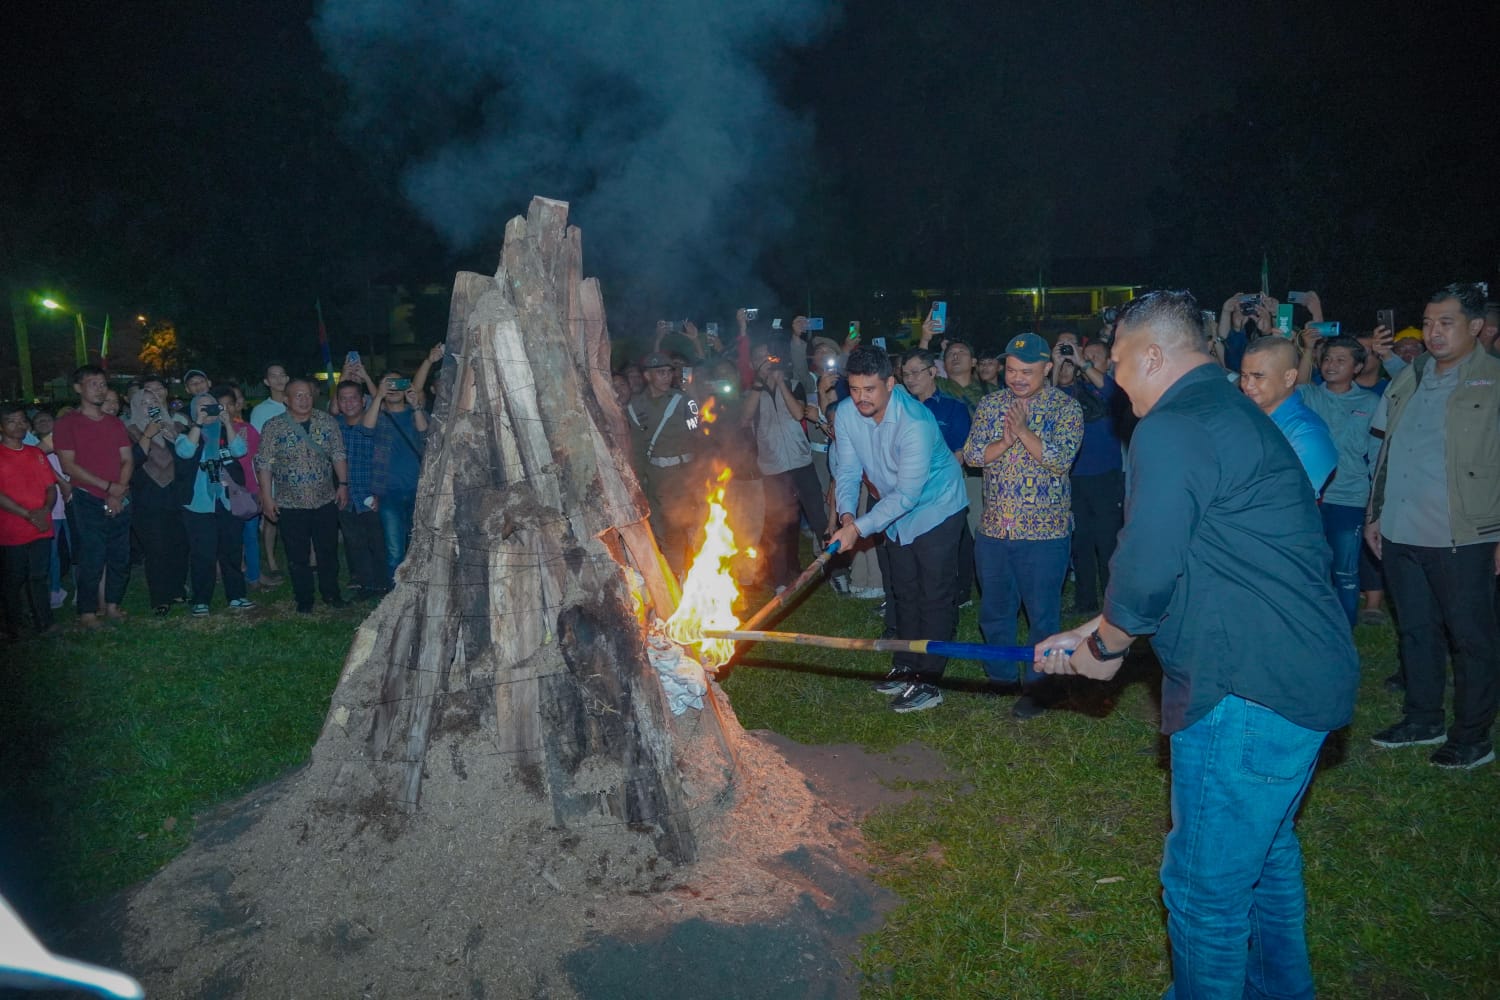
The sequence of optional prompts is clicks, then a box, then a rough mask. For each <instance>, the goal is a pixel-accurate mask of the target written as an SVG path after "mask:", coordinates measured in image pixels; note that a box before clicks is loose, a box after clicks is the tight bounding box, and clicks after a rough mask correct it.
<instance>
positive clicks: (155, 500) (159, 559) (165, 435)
mask: <svg viewBox="0 0 1500 1000" xmlns="http://www.w3.org/2000/svg"><path fill="white" fill-rule="evenodd" d="M168 402H169V400H168V398H167V387H166V385H165V383H163V382H162V381H161V379H159V378H155V377H152V376H148V377H146V378H144V379H142V380H141V383H140V385H139V386H137V387H135V388H133V389H131V390H130V397H129V419H128V420H126V422H125V430H126V431H127V432H129V434H130V440H131V444H132V448H131V450H132V451H133V452H134V454H135V472H134V473H133V474H132V475H131V477H130V495H131V497H132V498H133V499H134V502H133V503H132V504H131V510H132V514H131V527H132V528H133V529H134V530H135V534H136V537H137V538H138V539H140V543H141V551H142V552H143V553H144V556H145V559H144V562H145V565H146V590H147V591H148V593H149V594H150V598H151V607H152V609H153V610H154V611H155V612H156V614H157V615H158V616H159V617H160V616H165V615H167V614H168V613H169V612H170V611H171V610H172V604H173V603H174V602H176V601H180V600H182V596H183V588H184V585H185V583H186V581H187V534H186V533H185V531H184V529H183V524H182V505H183V502H184V501H185V500H186V499H187V496H186V492H187V491H186V485H187V484H186V483H179V482H178V481H177V458H176V454H175V452H174V445H175V444H176V441H177V438H178V435H179V434H180V432H181V428H180V427H179V426H178V425H177V424H176V423H174V422H173V420H172V415H171V412H170V410H169V408H168Z"/></svg>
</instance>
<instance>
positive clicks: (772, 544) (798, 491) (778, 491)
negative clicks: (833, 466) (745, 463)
mask: <svg viewBox="0 0 1500 1000" xmlns="http://www.w3.org/2000/svg"><path fill="white" fill-rule="evenodd" d="M761 483H762V485H763V486H764V487H765V491H766V526H765V530H764V532H763V533H762V534H761V541H762V542H764V543H765V546H766V548H767V549H769V550H770V551H768V552H767V553H766V558H767V560H768V563H767V565H769V566H770V571H769V572H770V577H771V583H772V585H773V586H778V587H780V586H786V585H788V584H790V583H791V582H792V581H793V580H795V579H797V575H798V574H799V573H801V572H802V562H801V560H800V559H798V558H797V555H798V538H799V537H800V532H799V531H798V524H799V519H798V517H797V512H798V510H799V509H800V510H801V512H802V516H803V517H805V518H807V523H808V526H809V527H811V528H812V530H813V534H814V535H816V536H817V537H818V538H822V537H823V536H824V535H826V534H827V533H828V512H827V509H826V507H825V506H824V503H823V484H822V483H820V482H818V471H817V470H816V469H814V468H813V467H812V463H811V462H809V463H808V464H807V465H804V466H802V467H801V468H797V469H792V470H790V471H787V472H778V473H775V474H774V475H770V476H762V477H761Z"/></svg>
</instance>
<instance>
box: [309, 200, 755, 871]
mask: <svg viewBox="0 0 1500 1000" xmlns="http://www.w3.org/2000/svg"><path fill="white" fill-rule="evenodd" d="M581 268H582V249H581V239H580V234H579V231H578V229H577V228H576V227H569V226H568V225H567V205H566V204H564V203H562V202H556V201H549V200H547V199H543V198H537V199H534V200H533V201H532V203H531V207H530V210H529V211H528V213H527V215H526V217H525V218H520V217H518V218H515V219H513V220H511V222H510V224H509V225H508V226H507V227H506V232H505V245H504V250H503V252H502V258H501V262H500V268H499V271H498V273H497V274H496V275H495V276H494V277H493V278H491V277H489V276H486V275H479V274H472V273H467V272H466V273H461V274H459V275H458V277H457V280H456V282H455V285H454V290H453V302H452V310H451V313H450V320H449V330H448V340H447V356H446V358H445V360H444V362H443V369H442V374H443V378H442V387H441V390H440V392H439V395H438V399H437V403H436V406H435V409H434V420H433V429H432V430H431V432H430V434H429V438H428V443H427V455H426V460H425V464H424V467H423V471H422V479H421V486H420V488H419V496H418V501H417V508H416V516H415V529H414V531H413V536H412V541H411V546H410V549H409V552H408V555H407V557H406V561H405V563H404V564H403V565H402V567H401V568H400V570H399V573H398V580H397V585H396V589H395V590H394V591H393V592H392V594H391V595H390V596H388V597H387V598H386V599H385V601H384V602H383V604H382V605H381V607H380V608H379V610H378V611H377V613H376V614H374V615H372V616H371V617H370V618H369V619H368V620H367V621H366V622H365V624H364V625H363V626H362V627H361V628H360V630H359V633H358V635H357V636H356V638H355V641H354V644H353V647H352V649H351V650H350V653H349V656H348V659H347V661H346V663H345V668H344V673H343V677H342V679H341V680H340V683H339V687H338V690H337V692H336V693H335V696H334V699H333V706H332V710H331V712H330V715H329V718H328V722H327V724H326V725H325V729H324V732H323V735H322V737H321V738H320V739H319V742H318V745H317V748H316V749H315V751H314V765H315V767H316V766H317V765H318V763H319V762H320V761H322V762H325V763H326V762H328V761H331V760H337V761H338V762H339V763H338V766H337V768H336V769H335V770H334V772H333V780H332V783H331V785H330V787H329V788H328V790H327V792H326V800H327V802H328V804H329V805H332V806H337V805H338V804H340V803H356V802H357V803H361V804H362V807H363V808H370V807H372V806H373V807H375V808H382V809H383V808H387V807H394V808H397V809H400V810H404V811H411V810H414V809H418V808H420V806H421V805H422V803H423V801H424V798H426V797H428V796H430V795H433V794H435V793H436V794H440V795H441V796H443V797H444V798H445V799H448V798H451V797H452V796H455V795H458V796H474V795H482V794H483V793H482V792H481V785H482V784H484V783H489V782H499V783H511V784H518V785H519V786H520V787H521V788H523V789H525V790H526V792H528V793H529V794H531V795H532V796H534V797H535V798H536V799H537V800H538V801H543V800H545V801H547V802H550V803H551V806H552V810H553V814H554V817H555V820H556V821H557V822H558V823H559V824H561V825H565V826H566V825H569V824H573V823H584V824H587V823H588V822H590V819H589V817H591V816H598V817H600V818H602V819H607V818H609V817H613V818H614V819H615V820H617V821H620V822H624V823H629V824H639V825H640V826H641V827H643V828H650V829H651V830H652V831H653V836H654V838H655V840H656V846H657V849H658V850H659V851H660V852H661V853H662V854H663V855H664V856H666V857H669V858H671V859H673V860H675V861H691V860H693V859H694V858H695V857H696V855H697V846H696V843H695V837H694V832H693V828H692V824H691V823H690V822H689V821H688V816H689V814H690V809H691V807H692V805H693V803H692V802H690V801H689V797H688V796H687V795H685V794H684V788H683V783H682V780H681V776H680V771H679V767H678V766H677V764H676V763H675V762H674V750H680V749H681V747H680V746H678V745H677V744H674V738H673V730H672V726H671V719H672V717H671V715H670V713H669V712H668V709H667V705H666V702H665V698H664V696H663V694H662V689H661V686H660V683H659V681H658V680H657V678H656V676H655V673H654V671H653V669H652V668H651V666H650V665H649V663H648V661H647V659H646V656H645V646H644V641H643V639H644V637H643V634H642V631H641V628H640V627H639V625H638V623H637V621H636V620H635V618H634V616H633V613H632V606H631V600H630V593H629V589H628V584H627V578H626V574H625V571H624V566H626V565H628V566H631V567H633V568H634V569H635V570H637V571H638V572H639V573H640V574H641V576H642V577H643V578H644V579H645V581H646V590H647V592H648V594H649V597H650V600H651V602H652V603H653V604H654V605H655V606H656V608H657V609H658V612H659V613H660V614H661V616H662V617H666V615H668V614H669V613H670V612H671V610H672V602H673V600H674V599H675V593H676V590H675V587H676V584H675V581H674V580H672V579H671V578H670V576H668V575H666V574H664V573H663V571H662V569H661V561H660V556H659V553H658V552H657V549H656V545H655V542H654V540H653V538H652V536H651V532H650V530H649V526H648V524H647V522H646V518H647V513H648V512H647V509H646V504H645V501H644V499H643V497H642V493H641V490H640V487H639V485H638V484H637V481H636V479H635V476H634V474H633V472H632V471H631V469H630V467H629V465H628V463H627V461H626V459H625V456H626V455H627V454H628V448H627V447H626V439H627V438H626V435H627V430H626V426H625V419H624V415H623V413H622V412H621V410H620V407H619V405H618V404H617V402H616V400H615V397H614V394H613V390H612V387H611V384H610V371H609V341H608V333H607V330H606V327H605V317H604V308H603V303H602V300H601V297H600V294H599V288H598V284H597V282H596V281H595V280H593V279H588V280H584V279H583V277H582V273H581ZM721 721H722V720H721V719H720V718H719V716H718V715H717V714H716V713H713V712H704V713H701V714H700V713H694V714H693V715H692V723H693V725H694V726H699V727H710V728H711V729H712V730H714V731H713V733H712V735H713V736H714V737H715V739H714V740H713V741H712V742H713V743H714V744H715V745H718V746H721V747H728V746H729V745H730V741H731V740H732V738H733V737H732V736H729V735H726V734H725V733H723V732H722V731H720V730H719V727H720V725H721ZM699 735H701V730H700V731H699ZM679 742H680V741H679ZM440 745H441V746H440ZM439 750H440V751H441V752H439ZM724 756H725V759H724V761H723V764H724V770H723V774H722V780H723V781H724V782H727V781H728V780H729V777H730V774H729V771H730V768H731V764H730V761H729V759H728V755H724ZM480 768H482V769H483V770H484V771H485V774H484V781H483V782H475V781H474V778H475V777H476V775H475V773H474V772H475V771H476V770H477V769H480ZM435 782H436V783H440V784H441V785H442V786H443V787H442V788H441V789H440V790H435V789H434V788H433V787H432V786H433V784H434V783H435ZM696 784H697V781H696V779H695V785H696ZM721 790H722V789H704V788H696V790H695V792H694V794H695V795H700V796H701V795H703V794H716V793H717V792H718V791H721Z"/></svg>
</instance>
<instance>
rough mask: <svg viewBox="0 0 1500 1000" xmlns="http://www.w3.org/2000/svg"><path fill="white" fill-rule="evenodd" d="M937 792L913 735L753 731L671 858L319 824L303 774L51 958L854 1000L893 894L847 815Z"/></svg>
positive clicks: (511, 992) (399, 826)
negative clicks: (694, 837)
mask: <svg viewBox="0 0 1500 1000" xmlns="http://www.w3.org/2000/svg"><path fill="white" fill-rule="evenodd" d="M437 759H441V757H438V758H437ZM471 768H472V765H471ZM949 779H950V776H949V775H948V774H946V772H945V771H944V769H943V766H942V762H941V760H940V759H939V758H938V757H937V755H936V754H934V753H933V752H932V751H930V750H928V749H927V748H925V747H922V746H920V745H916V744H911V745H907V746H904V747H900V748H898V749H896V750H895V751H892V752H891V753H889V754H879V755H876V754H870V753H867V752H865V751H864V750H863V749H861V748H860V747H857V746H850V745H841V746H816V747H809V746H801V745H799V744H796V743H793V742H791V741H790V740H786V739H783V738H781V737H779V736H776V735H775V734H773V733H768V732H756V733H747V734H744V735H743V737H742V739H741V741H740V744H739V767H738V780H737V781H736V782H735V788H734V794H735V801H734V804H733V806H732V808H730V809H729V810H728V811H726V812H723V813H722V814H720V815H718V816H716V817H715V818H714V819H712V820H709V821H707V822H706V823H705V825H704V827H703V828H702V829H700V831H699V843H700V846H701V857H700V860H699V861H697V862H696V863H694V864H692V865H686V866H674V865H671V864H670V863H668V862H666V861H665V860H664V859H662V858H660V857H658V856H657V854H656V852H655V850H654V849H653V847H652V841H651V839H650V837H649V836H647V835H646V834H645V833H644V832H635V831H632V830H628V829H625V828H623V827H620V826H618V825H616V826H608V825H603V824H601V825H599V826H595V827H591V828H587V829H578V828H570V829H561V828H558V827H556V826H554V825H553V824H552V821H551V817H550V815H542V814H539V813H537V812H535V811H534V810H528V809H527V808H525V807H523V806H521V805H520V804H516V803H511V804H507V807H506V808H503V809H501V810H499V811H498V813H496V812H493V811H492V812H488V813H486V814H485V815H482V816H475V815H472V814H473V813H475V812H480V810H475V809H472V808H468V809H465V808H463V803H456V802H441V801H438V802H433V801H427V802H424V808H423V810H422V811H421V812H420V813H419V814H417V815H416V816H415V817H397V816H385V815H379V814H372V815H368V816H348V815H341V816H318V815H315V814H312V813H309V812H305V811H304V810H303V808H302V807H301V805H300V803H301V802H302V801H303V800H304V799H305V798H306V789H305V788H304V787H303V785H305V783H306V782H308V781H309V780H311V779H310V778H309V776H308V774H307V772H305V771H304V772H298V773H296V774H293V775H290V776H288V777H287V778H286V779H283V780H282V781H280V782H277V783H276V784H273V785H271V786H268V787H266V788H264V789H261V790H259V791H258V792H256V793H254V794H252V795H250V796H247V797H246V798H244V799H241V800H240V801H238V802H235V803H232V804H230V805H228V806H225V807H223V808H221V809H219V810H217V811H216V812H214V813H213V814H211V815H208V816H205V817H202V818H201V820H200V824H199V832H198V835H197V837H196V838H195V840H194V843H193V845H192V846H191V847H190V848H189V849H188V851H187V852H185V853H184V855H182V856H181V857H179V858H178V859H177V860H175V861H174V862H173V863H172V864H171V865H169V866H168V867H167V868H165V869H164V870H163V871H162V872H161V873H159V874H158V875H157V876H156V877H155V878H153V879H152V880H150V881H149V882H147V883H145V884H143V885H142V886H140V887H137V888H136V889H134V890H132V891H131V892H130V893H128V894H126V895H125V896H124V897H122V898H121V899H120V900H118V901H117V902H116V904H114V905H113V906H112V907H110V908H109V910H108V911H107V916H106V917H105V918H103V919H102V920H101V921H100V922H99V923H98V924H97V925H95V926H93V927H91V928H88V929H86V930H85V931H84V932H83V933H81V934H80V935H79V936H78V937H77V938H76V939H75V940H73V941H70V942H67V943H66V944H65V945H63V946H61V947H60V948H59V950H62V951H64V953H71V954H75V955H77V957H80V958H86V959H89V960H93V961H101V962H105V963H107V964H112V965H115V966H116V967H119V968H123V969H125V970H127V971H129V972H131V973H132V974H133V975H135V976H137V977H138V978H140V979H141V980H142V981H143V983H145V985H146V987H147V993H148V995H149V996H151V997H153V998H167V997H184V998H186V997H192V998H203V1000H220V998H224V1000H228V998H241V997H256V998H258V997H339V998H342V997H358V998H367V997H368V998H386V997H465V998H511V997H515V998H523V997H524V998H538V1000H540V998H558V1000H563V998H583V1000H612V998H626V997H629V998H640V997H652V998H663V1000H672V998H683V1000H687V998H700V997H717V998H730V1000H737V998H744V1000H750V998H782V997H786V998H846V997H854V996H856V995H857V994H858V991H859V986H860V976H859V973H858V971H857V969H856V959H857V956H858V954H859V951H860V948H861V937H862V936H863V935H866V934H868V933H870V932H871V931H873V930H875V929H876V928H877V927H878V926H879V924H880V921H881V919H882V916H883V914H884V913H886V912H888V911H889V910H890V908H891V907H892V906H894V905H895V903H896V899H895V898H894V897H893V896H892V895H891V894H890V893H889V892H887V891H885V890H883V889H881V888H880V887H878V886H876V885H875V884H874V883H873V882H872V881H871V880H870V878H869V877H868V874H867V866H866V864H865V860H864V854H863V844H862V841H861V839H860V834H859V828H858V825H859V822H860V821H861V820H862V819H863V818H864V817H865V816H866V815H868V813H869V812H870V811H871V810H873V809H876V808H879V807H881V806H884V805H888V804H892V803H896V802H900V801H903V800H904V799H906V798H909V797H910V796H912V795H913V794H917V792H916V791H914V790H913V789H912V788H911V787H910V784H911V783H917V784H919V785H920V784H921V783H926V782H937V781H945V780H949ZM893 785H899V786H901V787H899V788H898V787H893Z"/></svg>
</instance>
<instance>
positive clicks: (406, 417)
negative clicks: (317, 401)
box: [361, 365, 428, 587]
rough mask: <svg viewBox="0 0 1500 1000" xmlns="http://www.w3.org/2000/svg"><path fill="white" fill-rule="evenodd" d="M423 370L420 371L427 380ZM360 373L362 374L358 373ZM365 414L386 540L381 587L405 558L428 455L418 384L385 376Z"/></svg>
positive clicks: (397, 374)
mask: <svg viewBox="0 0 1500 1000" xmlns="http://www.w3.org/2000/svg"><path fill="white" fill-rule="evenodd" d="M427 367H428V366H426V365H424V366H423V368H422V374H423V376H425V374H426V370H427ZM361 370H362V369H361ZM373 395H374V397H375V398H374V399H373V400H371V402H370V406H369V408H368V409H366V410H365V415H364V418H363V420H362V426H363V427H364V428H365V429H366V430H367V431H369V432H370V433H372V434H374V436H375V448H374V464H373V470H372V472H371V476H370V480H371V482H370V488H371V490H372V491H373V492H374V494H375V496H376V497H378V498H379V500H380V505H379V507H380V526H381V529H382V531H383V533H384V535H385V562H386V572H385V578H386V579H385V583H386V586H387V587H389V586H390V585H391V580H392V579H393V578H394V576H395V573H396V567H397V566H400V565H401V561H402V560H403V559H405V558H406V545H407V542H408V541H410V540H411V522H412V515H413V512H414V511H415V510H416V507H417V480H418V479H420V478H421V476H422V456H423V454H425V453H426V451H427V411H426V410H425V409H423V403H424V400H425V397H424V395H423V389H422V386H421V384H420V382H413V381H412V380H411V379H408V378H402V376H401V373H400V372H387V373H386V374H385V376H384V377H383V378H381V380H380V385H379V387H378V389H377V391H376V392H375V393H374V394H373Z"/></svg>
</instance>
